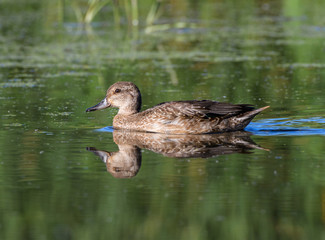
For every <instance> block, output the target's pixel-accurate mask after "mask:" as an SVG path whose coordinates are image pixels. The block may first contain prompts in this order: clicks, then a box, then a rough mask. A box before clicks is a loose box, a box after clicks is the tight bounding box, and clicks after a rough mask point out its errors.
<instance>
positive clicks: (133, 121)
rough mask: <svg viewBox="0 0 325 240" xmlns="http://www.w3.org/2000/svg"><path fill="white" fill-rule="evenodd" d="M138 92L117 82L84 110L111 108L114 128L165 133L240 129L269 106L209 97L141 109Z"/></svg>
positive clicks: (131, 85) (137, 89)
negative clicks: (220, 100)
mask: <svg viewBox="0 0 325 240" xmlns="http://www.w3.org/2000/svg"><path fill="white" fill-rule="evenodd" d="M141 103H142V101H141V93H140V90H139V88H138V87H137V86H136V85H135V84H134V83H132V82H124V81H123V82H122V81H121V82H116V83H114V84H113V85H112V86H110V87H109V88H108V90H107V93H106V96H105V98H104V99H103V100H102V101H100V102H99V103H98V104H96V105H95V106H92V107H90V108H87V109H86V112H91V111H96V110H102V109H105V108H109V107H113V108H118V109H119V110H118V113H117V114H116V115H115V117H114V118H113V129H114V130H115V129H117V130H118V129H125V130H131V131H139V132H153V133H165V134H209V133H222V132H230V131H240V130H243V129H244V128H245V127H246V126H247V125H248V124H249V123H250V122H251V120H252V119H253V118H254V117H255V116H256V115H257V114H259V113H260V112H262V111H263V110H265V109H267V108H269V106H265V107H261V108H258V109H255V108H254V107H253V106H252V105H250V104H232V103H226V102H217V101H212V100H188V101H170V102H163V103H160V104H158V105H156V106H154V107H151V108H149V109H146V110H144V111H140V110H141Z"/></svg>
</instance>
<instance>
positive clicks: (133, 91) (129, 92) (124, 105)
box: [86, 82, 141, 115]
mask: <svg viewBox="0 0 325 240" xmlns="http://www.w3.org/2000/svg"><path fill="white" fill-rule="evenodd" d="M108 107H117V108H119V112H118V114H124V115H130V114H134V113H137V112H139V111H140V108H141V94H140V91H139V89H138V87H137V86H136V85H135V84H134V83H131V82H117V83H114V84H113V85H112V86H111V87H110V88H109V89H108V90H107V93H106V97H105V98H104V99H103V100H102V101H101V102H100V103H98V104H97V105H95V106H93V107H90V108H88V109H87V110H86V112H91V111H96V110H101V109H104V108H108Z"/></svg>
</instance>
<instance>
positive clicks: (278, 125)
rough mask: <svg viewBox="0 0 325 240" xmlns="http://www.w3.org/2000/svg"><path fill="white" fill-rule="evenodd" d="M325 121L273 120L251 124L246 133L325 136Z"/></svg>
mask: <svg viewBox="0 0 325 240" xmlns="http://www.w3.org/2000/svg"><path fill="white" fill-rule="evenodd" d="M323 126H324V127H325V119H324V118H321V117H312V118H302V119H289V118H271V119H264V120H260V121H257V122H251V123H250V124H249V125H248V126H247V127H246V128H245V130H246V131H249V132H251V133H253V134H254V135H260V136H308V135H325V129H323V128H320V127H323Z"/></svg>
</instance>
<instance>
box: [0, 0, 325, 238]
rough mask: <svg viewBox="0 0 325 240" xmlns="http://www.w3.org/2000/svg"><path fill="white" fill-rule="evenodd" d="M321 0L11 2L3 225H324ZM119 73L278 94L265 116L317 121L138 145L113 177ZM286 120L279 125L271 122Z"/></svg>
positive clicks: (175, 90) (27, 229)
mask: <svg viewBox="0 0 325 240" xmlns="http://www.w3.org/2000/svg"><path fill="white" fill-rule="evenodd" d="M324 8H325V2H324V1H312V2H310V1H307V0H285V1H279V0H269V1H251V0H248V1H240V0H231V1H225V0H223V1H212V0H202V1H194V0H193V1H189V0H178V1H172V0H170V1H163V0H161V1H153V0H151V1H149V0H121V1H118V0H115V1H114V0H107V1H99V0H98V1H95V0H93V1H91V0H89V1H81V0H80V1H78V0H74V1H73V0H70V1H68V0H66V1H63V0H60V1H59V0H51V1H50V0H48V1H46V0H42V1H34V0H2V1H1V2H0V115H1V118H0V126H1V127H0V192H1V198H0V213H1V214H0V238H1V239H80V240H83V239H108V238H111V239H295V240H296V239H325V231H324V222H325V178H324V177H323V176H324V173H325V164H324V159H323V156H324V149H325V141H324V133H322V130H323V129H324V122H325V121H324V118H323V115H324V103H325V95H324V87H325V86H324V85H325V82H324V80H323V79H324V74H325V70H324V69H325V61H324V58H325V54H324V42H325V41H324V40H325V15H324V13H323V9H324ZM116 81H133V82H134V83H136V84H137V85H138V86H139V88H140V90H141V92H142V95H143V109H146V108H148V107H150V106H153V105H155V104H158V103H160V102H163V101H170V100H189V99H213V100H217V101H227V102H233V103H250V104H254V105H256V106H259V107H262V106H265V105H270V106H271V108H270V110H267V111H265V112H263V114H261V115H260V116H259V117H257V118H256V120H255V121H257V122H259V121H261V119H264V122H263V121H261V122H260V123H261V126H262V128H271V129H270V130H272V127H273V125H272V126H269V125H268V124H267V123H268V121H269V120H272V119H273V121H280V120H285V123H283V122H282V123H281V124H278V125H277V127H280V128H285V127H296V128H303V127H307V128H313V129H318V130H320V134H318V135H290V134H285V133H284V134H281V135H276V136H271V134H270V135H268V134H262V135H256V136H252V139H253V140H254V141H255V142H256V143H257V144H259V145H261V146H262V147H265V148H268V149H270V151H262V150H254V151H253V153H252V154H232V155H223V156H215V157H212V158H208V159H200V158H195V159H176V158H167V157H164V156H162V155H159V154H155V153H153V152H151V151H148V150H143V151H142V165H141V169H140V171H139V173H138V174H137V176H135V177H134V178H131V179H115V178H113V177H112V176H111V175H110V174H109V173H107V172H106V167H105V165H104V164H103V163H102V162H101V161H100V160H99V159H98V158H97V157H96V156H94V155H93V154H92V153H90V152H87V151H86V150H85V148H86V147H90V146H93V147H96V148H98V149H103V150H107V151H117V146H116V144H115V143H114V141H113V137H112V134H111V133H105V132H96V131H94V130H95V129H98V128H101V127H105V126H109V125H111V123H112V119H113V116H114V114H115V113H116V110H115V109H109V110H105V111H99V112H94V113H90V114H86V113H85V109H86V108H87V107H90V106H93V105H94V104H96V103H97V102H98V101H99V100H101V99H102V98H103V97H104V95H105V91H106V89H107V88H108V87H109V86H110V85H111V84H112V83H114V82H116ZM273 130H276V129H273Z"/></svg>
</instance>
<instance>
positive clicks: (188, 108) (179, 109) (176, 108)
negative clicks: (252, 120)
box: [155, 100, 254, 118]
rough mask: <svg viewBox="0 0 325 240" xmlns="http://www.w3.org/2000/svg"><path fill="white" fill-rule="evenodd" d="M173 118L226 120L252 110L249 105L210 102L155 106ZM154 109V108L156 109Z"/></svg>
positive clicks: (185, 102) (194, 101) (177, 102)
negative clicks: (217, 118) (214, 118)
mask: <svg viewBox="0 0 325 240" xmlns="http://www.w3.org/2000/svg"><path fill="white" fill-rule="evenodd" d="M156 107H157V108H160V109H164V110H165V111H168V112H169V113H170V114H172V115H174V116H183V117H194V116H199V117H207V118H209V117H222V118H228V117H232V116H236V115H240V114H242V113H245V112H249V111H252V110H254V107H253V106H252V105H249V104H231V103H224V102H216V101H210V100H200V101H198V100H193V101H174V102H165V103H161V104H159V105H157V106H156ZM156 107H155V108H156Z"/></svg>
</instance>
